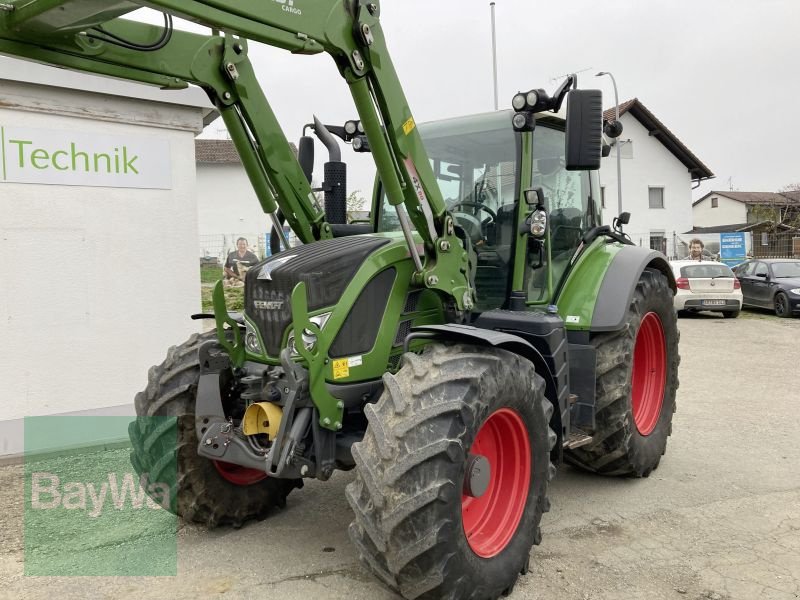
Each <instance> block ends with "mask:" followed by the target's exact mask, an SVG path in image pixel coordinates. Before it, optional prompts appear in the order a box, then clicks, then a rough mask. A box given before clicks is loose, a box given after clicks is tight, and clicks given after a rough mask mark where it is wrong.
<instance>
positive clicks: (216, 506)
mask: <svg viewBox="0 0 800 600" xmlns="http://www.w3.org/2000/svg"><path fill="white" fill-rule="evenodd" d="M216 335H217V334H216V331H210V332H207V333H203V334H194V335H192V336H191V337H190V338H189V339H188V340H187V341H186V342H184V343H183V344H181V345H179V346H172V347H171V348H170V349H169V350H168V352H167V358H166V360H165V361H164V362H163V363H161V364H160V365H157V366H155V367H152V368H151V369H150V372H149V373H148V382H147V388H146V389H145V390H144V391H143V392H139V393H138V394H136V399H135V401H134V404H135V406H136V414H137V415H138V418H137V419H136V421H134V422H133V423H131V424H130V426H129V428H128V433H129V436H130V439H131V442H132V444H133V450H132V451H131V464H132V465H133V467H134V469H135V470H136V472H137V473H138V474H139V475H142V474H144V473H147V474H148V475H149V480H150V481H168V482H172V485H171V489H170V498H171V500H172V502H171V511H172V512H174V513H175V514H177V515H178V516H179V517H182V518H183V519H185V520H187V521H194V522H196V523H202V524H204V525H206V526H208V527H216V526H217V525H223V524H230V525H233V526H234V527H240V526H241V525H242V524H243V523H244V522H245V521H247V520H249V519H261V518H263V517H265V516H266V515H267V513H268V512H269V510H270V509H272V508H273V507H275V506H278V507H283V506H285V505H286V496H288V495H289V492H291V491H292V490H293V489H294V488H296V487H302V485H303V483H302V479H273V478H270V477H267V476H266V473H261V472H259V471H256V470H255V469H247V468H244V467H239V466H238V465H232V464H230V463H223V462H220V461H213V460H209V459H207V458H205V457H202V456H200V455H198V454H197V445H198V439H197V433H196V432H195V416H194V411H195V398H196V395H197V383H198V380H199V378H200V363H199V357H198V350H199V348H200V346H201V344H203V343H205V342H207V341H209V340H215V339H216ZM154 417H173V418H169V419H165V418H154ZM170 472H171V474H172V475H171V476H170V475H168V474H169V473H170ZM176 476H177V478H176V479H175V480H174V481H173V478H175V477H176Z"/></svg>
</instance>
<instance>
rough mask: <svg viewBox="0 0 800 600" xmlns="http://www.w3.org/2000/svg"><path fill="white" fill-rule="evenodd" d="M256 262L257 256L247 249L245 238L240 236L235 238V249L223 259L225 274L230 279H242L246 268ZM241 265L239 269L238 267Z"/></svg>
mask: <svg viewBox="0 0 800 600" xmlns="http://www.w3.org/2000/svg"><path fill="white" fill-rule="evenodd" d="M257 262H258V257H257V256H256V255H255V254H253V253H252V252H250V250H248V249H247V240H246V239H245V238H243V237H240V238H239V239H238V240H236V250H234V251H233V252H231V253H230V254H228V258H227V259H226V260H225V267H224V268H225V275H226V276H227V277H228V278H230V279H237V280H239V281H244V274H245V273H246V272H247V269H249V268H250V267H252V266H253V265H254V264H256V263H257ZM240 266H241V267H243V268H242V269H241V271H240V270H239V267H240Z"/></svg>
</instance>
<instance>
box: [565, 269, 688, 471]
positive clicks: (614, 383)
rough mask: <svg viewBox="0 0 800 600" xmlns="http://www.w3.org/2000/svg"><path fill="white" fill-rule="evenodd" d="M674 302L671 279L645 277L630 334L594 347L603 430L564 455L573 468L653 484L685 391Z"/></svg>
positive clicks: (603, 338) (606, 336)
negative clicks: (680, 389) (682, 389)
mask: <svg viewBox="0 0 800 600" xmlns="http://www.w3.org/2000/svg"><path fill="white" fill-rule="evenodd" d="M672 297H673V294H672V290H671V289H670V287H669V284H668V282H667V278H666V277H665V276H664V275H663V274H662V273H661V272H659V271H656V270H654V269H645V271H644V272H643V273H642V275H641V277H640V278H639V282H638V283H637V284H636V289H635V291H634V294H633V300H632V301H631V305H630V307H629V308H628V315H627V318H626V325H625V327H623V329H621V330H619V331H614V332H611V333H603V334H600V335H597V336H595V337H594V339H593V340H592V345H593V346H594V347H595V348H596V349H597V382H596V394H595V405H596V415H595V417H596V419H595V422H596V427H595V430H594V433H593V436H592V437H593V440H592V441H591V442H590V443H589V444H587V445H584V446H581V447H579V448H575V449H572V450H565V451H564V457H565V459H566V461H567V462H569V463H570V464H572V465H574V466H577V467H579V468H581V469H584V470H587V471H592V472H595V473H600V474H603V475H628V476H633V477H647V476H648V475H650V473H651V471H653V469H655V468H657V467H658V463H659V461H660V460H661V456H662V455H663V454H664V452H665V451H666V447H667V438H668V437H669V435H670V434H671V433H672V414H673V413H674V412H675V393H676V391H677V389H678V364H679V363H680V356H679V355H678V339H679V337H680V336H679V332H678V325H677V319H676V316H675V311H674V310H673V308H672ZM634 356H636V357H637V358H638V359H639V362H640V363H641V364H636V361H635V360H634Z"/></svg>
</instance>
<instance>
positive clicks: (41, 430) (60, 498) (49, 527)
mask: <svg viewBox="0 0 800 600" xmlns="http://www.w3.org/2000/svg"><path fill="white" fill-rule="evenodd" d="M133 419H135V417H130V416H128V417H118V416H107V417H105V416H102V417H101V416H90V417H85V416H45V417H26V418H25V427H24V428H25V431H24V433H25V461H24V462H25V465H24V469H25V491H24V494H25V499H24V503H25V513H24V572H25V575H34V576H51V575H58V576H71V575H92V576H116V575H135V576H139V575H148V576H149V575H175V574H176V573H177V560H178V559H177V556H178V555H177V516H176V515H175V511H176V508H177V506H176V505H177V489H178V483H177V481H178V475H177V464H176V461H174V460H169V457H172V456H174V454H173V453H174V451H175V450H174V449H175V448H177V421H176V418H175V417H139V418H138V419H137V420H136V421H134V420H133ZM140 427H141V428H144V430H146V431H147V432H149V433H153V432H157V438H158V440H157V441H158V448H160V449H161V450H160V451H161V452H162V455H163V456H166V457H168V459H167V460H164V461H161V462H158V461H155V463H154V466H153V467H152V468H146V469H140V468H138V467H136V466H135V465H133V464H131V453H132V451H133V444H134V442H131V441H129V440H128V439H126V437H127V435H128V432H129V430H130V429H131V428H133V429H136V430H137V431H138V430H139V428H140ZM136 443H139V438H136ZM137 473H138V474H137ZM0 595H2V594H0Z"/></svg>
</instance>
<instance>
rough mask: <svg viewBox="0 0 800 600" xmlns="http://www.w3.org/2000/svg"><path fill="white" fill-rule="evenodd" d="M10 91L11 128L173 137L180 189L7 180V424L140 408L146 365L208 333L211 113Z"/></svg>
mask: <svg viewBox="0 0 800 600" xmlns="http://www.w3.org/2000/svg"><path fill="white" fill-rule="evenodd" d="M2 96H3V108H2V109H0V124H2V125H5V126H6V127H9V126H11V125H12V124H13V126H14V127H18V128H19V127H29V128H34V129H47V130H59V131H70V132H87V133H94V134H98V135H113V136H120V137H123V138H124V137H125V136H136V137H138V138H142V137H149V138H152V139H153V140H159V141H166V142H167V143H168V144H169V154H168V156H169V160H170V163H171V165H170V168H171V173H172V183H171V185H172V187H171V189H131V188H117V187H89V186H84V185H42V184H31V183H4V182H3V183H0V214H2V215H3V218H2V221H1V222H0V281H2V282H3V283H2V287H0V339H2V340H3V343H2V344H0V390H2V402H0V424H1V423H2V422H4V421H6V422H7V421H9V420H14V419H19V418H21V417H25V416H29V415H47V414H56V413H64V412H70V411H87V410H93V409H100V408H103V407H113V406H119V405H125V406H129V407H130V409H131V410H132V400H133V396H134V394H135V393H136V391H138V390H141V389H143V388H144V386H145V383H146V381H147V370H148V368H149V366H150V365H152V364H154V363H157V362H160V361H161V360H163V358H164V356H165V353H166V350H167V348H168V346H170V345H172V344H176V343H180V342H181V341H183V340H184V339H185V338H186V337H187V336H188V335H189V334H190V333H191V332H193V331H196V330H197V325H196V324H195V322H193V321H191V320H190V319H189V318H188V317H189V315H190V314H191V313H192V312H197V311H198V310H199V308H200V293H199V292H200V291H199V286H198V281H199V264H198V260H197V216H196V214H197V213H196V204H195V194H196V186H195V163H194V136H195V135H196V133H198V132H199V131H200V130H201V129H202V113H201V110H200V109H199V108H189V107H181V106H177V105H169V104H159V103H154V102H143V101H137V100H135V99H128V98H119V97H112V96H105V95H99V94H93V93H89V92H80V91H71V90H67V89H58V88H52V87H48V86H40V85H32V84H24V83H19V82H4V85H3V92H2ZM20 427H21V425H20ZM8 444H9V441H8V436H7V432H5V433H4V432H2V431H0V454H2V453H7V452H9V451H13V450H14V449H13V448H12V449H11V450H9V447H8Z"/></svg>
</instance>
